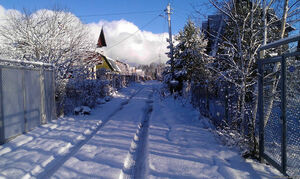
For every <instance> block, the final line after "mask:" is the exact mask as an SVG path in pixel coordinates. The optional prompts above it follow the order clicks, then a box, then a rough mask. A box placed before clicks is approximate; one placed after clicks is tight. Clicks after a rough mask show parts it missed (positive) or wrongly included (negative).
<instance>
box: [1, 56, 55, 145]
mask: <svg viewBox="0 0 300 179" xmlns="http://www.w3.org/2000/svg"><path fill="white" fill-rule="evenodd" d="M54 90H55V89H54V72H53V66H52V65H50V64H42V63H34V62H33V63H29V62H27V63H25V62H20V61H10V60H0V143H1V144H3V143H5V142H6V141H8V140H10V139H11V138H13V137H15V136H17V135H19V134H22V133H24V132H28V131H30V130H32V129H33V128H35V127H37V126H39V125H41V124H45V123H47V122H48V121H50V120H52V119H55V117H56V113H55V101H54V100H55V98H54Z"/></svg>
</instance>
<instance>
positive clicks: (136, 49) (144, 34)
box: [88, 19, 168, 64]
mask: <svg viewBox="0 0 300 179" xmlns="http://www.w3.org/2000/svg"><path fill="white" fill-rule="evenodd" d="M88 26H89V28H90V32H91V33H92V36H93V39H94V41H95V44H96V42H97V40H98V37H99V34H100V30H101V27H102V26H103V28H104V34H105V40H106V43H107V47H104V48H103V51H104V53H105V54H106V55H107V56H109V57H111V58H114V59H120V60H126V61H127V62H129V63H136V64H150V63H152V62H162V63H164V62H166V61H167V56H166V55H165V53H166V52H167V51H168V49H167V45H168V43H167V42H166V38H167V37H168V34H167V33H162V34H154V33H152V32H148V31H139V28H138V27H137V26H136V25H134V24H133V23H131V22H128V21H126V20H123V19H122V20H119V21H111V22H108V21H100V22H99V23H97V24H96V23H91V24H88ZM132 34H134V35H132ZM125 39H126V40H125Z"/></svg>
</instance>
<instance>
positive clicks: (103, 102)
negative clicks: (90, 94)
mask: <svg viewBox="0 0 300 179" xmlns="http://www.w3.org/2000/svg"><path fill="white" fill-rule="evenodd" d="M96 103H97V104H105V103H106V101H105V100H104V99H103V98H98V99H97V100H96Z"/></svg>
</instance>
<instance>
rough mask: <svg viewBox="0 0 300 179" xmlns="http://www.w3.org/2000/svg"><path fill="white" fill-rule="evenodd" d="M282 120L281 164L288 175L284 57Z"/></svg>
mask: <svg viewBox="0 0 300 179" xmlns="http://www.w3.org/2000/svg"><path fill="white" fill-rule="evenodd" d="M281 88H282V89H281V114H282V116H281V120H282V145H281V148H282V151H281V164H282V173H283V174H284V175H287V174H286V160H287V159H286V158H287V154H286V128H287V126H286V61H285V57H284V55H283V56H282V58H281Z"/></svg>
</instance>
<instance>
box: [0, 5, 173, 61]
mask: <svg viewBox="0 0 300 179" xmlns="http://www.w3.org/2000/svg"><path fill="white" fill-rule="evenodd" d="M44 10H45V9H44ZM41 11H42V10H39V11H37V12H35V13H34V14H39V13H40V12H41ZM48 11H49V13H50V12H51V10H48ZM10 13H14V14H15V15H21V13H20V12H19V11H17V10H14V9H5V8H4V7H2V6H1V5H0V19H1V20H0V25H4V24H5V22H6V20H5V19H7V17H8V14H10ZM102 26H103V27H104V33H105V39H106V43H107V47H104V48H103V51H104V53H105V54H106V55H107V56H109V57H111V58H113V59H119V60H125V61H126V62H128V63H131V64H150V63H152V62H158V63H159V62H161V63H165V62H166V61H167V56H166V54H165V53H166V52H167V51H168V49H167V45H168V43H167V42H166V38H167V37H168V34H167V33H161V34H154V33H152V32H148V31H143V30H141V31H140V30H139V28H138V27H137V26H136V25H135V24H133V23H132V22H128V21H126V20H124V19H122V20H118V21H104V20H102V21H99V22H98V23H90V24H87V27H88V28H89V31H90V33H91V34H90V35H91V38H92V40H93V43H94V44H95V46H96V43H97V40H98V37H99V34H100V30H101V28H102ZM132 34H134V35H132ZM125 39H126V40H125Z"/></svg>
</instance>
